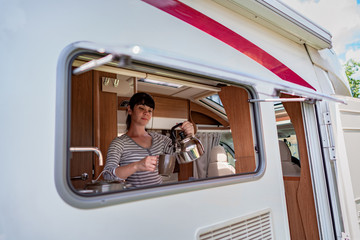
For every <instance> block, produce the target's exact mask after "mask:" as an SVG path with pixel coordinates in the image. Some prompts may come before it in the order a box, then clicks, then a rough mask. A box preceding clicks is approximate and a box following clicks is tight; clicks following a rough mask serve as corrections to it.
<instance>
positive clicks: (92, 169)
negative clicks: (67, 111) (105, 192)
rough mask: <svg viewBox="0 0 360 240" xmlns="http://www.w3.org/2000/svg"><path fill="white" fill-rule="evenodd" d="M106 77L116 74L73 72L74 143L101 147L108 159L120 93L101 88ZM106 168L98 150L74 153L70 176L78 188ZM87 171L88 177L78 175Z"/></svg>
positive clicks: (72, 117)
mask: <svg viewBox="0 0 360 240" xmlns="http://www.w3.org/2000/svg"><path fill="white" fill-rule="evenodd" d="M102 77H111V78H115V77H116V75H115V74H112V73H105V72H99V71H89V72H86V73H83V74H80V75H73V76H72V82H71V121H70V124H71V133H70V146H71V147H90V146H91V147H97V148H99V149H100V151H101V152H102V154H103V158H104V161H105V159H106V154H107V149H108V147H109V144H110V143H111V141H112V140H113V139H114V138H115V137H116V135H117V97H116V94H115V93H108V92H102V91H101V84H102ZM102 169H103V167H100V166H99V162H98V157H97V156H96V155H95V154H94V153H91V152H83V153H78V152H74V153H72V157H71V159H70V178H72V179H73V180H72V181H71V182H72V184H73V186H74V187H75V188H83V187H84V186H85V184H86V182H89V181H91V180H92V179H93V178H96V177H97V176H98V175H99V174H100V173H101V171H102ZM83 173H87V174H88V175H89V179H87V181H83V180H80V179H74V178H76V177H78V176H81V174H83Z"/></svg>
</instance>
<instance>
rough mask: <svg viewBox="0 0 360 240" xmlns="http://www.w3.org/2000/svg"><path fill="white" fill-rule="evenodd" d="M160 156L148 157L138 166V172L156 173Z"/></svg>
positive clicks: (138, 163)
mask: <svg viewBox="0 0 360 240" xmlns="http://www.w3.org/2000/svg"><path fill="white" fill-rule="evenodd" d="M158 158H159V156H147V157H145V158H143V159H141V160H140V161H139V162H137V164H136V170H137V171H149V172H154V171H155V170H156V166H157V163H158Z"/></svg>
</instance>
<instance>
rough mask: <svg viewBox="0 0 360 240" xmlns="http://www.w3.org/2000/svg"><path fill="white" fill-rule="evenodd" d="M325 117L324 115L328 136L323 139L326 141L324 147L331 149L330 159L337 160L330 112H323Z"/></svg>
mask: <svg viewBox="0 0 360 240" xmlns="http://www.w3.org/2000/svg"><path fill="white" fill-rule="evenodd" d="M323 117H324V125H325V131H326V136H325V137H324V139H323V140H324V141H325V144H324V147H325V148H327V149H328V151H329V157H330V160H331V161H335V160H336V152H335V144H334V140H333V135H332V126H331V117H330V113H329V112H325V113H324V114H323Z"/></svg>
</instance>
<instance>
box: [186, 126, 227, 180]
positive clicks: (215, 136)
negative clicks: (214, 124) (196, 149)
mask: <svg viewBox="0 0 360 240" xmlns="http://www.w3.org/2000/svg"><path fill="white" fill-rule="evenodd" d="M196 137H197V138H198V139H199V140H200V141H201V143H202V144H203V146H204V150H205V151H204V155H202V156H201V157H200V158H199V159H197V160H195V161H194V167H193V172H194V173H193V175H194V178H206V177H207V170H208V166H209V162H210V152H211V149H212V148H213V147H214V146H217V145H219V143H220V138H221V133H220V132H200V133H199V132H198V133H196Z"/></svg>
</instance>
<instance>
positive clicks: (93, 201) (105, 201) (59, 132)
mask: <svg viewBox="0 0 360 240" xmlns="http://www.w3.org/2000/svg"><path fill="white" fill-rule="evenodd" d="M97 49H100V47H98V46H97V45H91V44H90V45H89V44H88V43H86V42H84V43H81V42H78V43H74V44H70V45H69V46H67V47H66V48H65V49H64V50H63V51H62V53H61V55H60V57H59V60H58V67H57V84H56V123H55V124H56V128H55V129H56V130H55V166H54V171H55V185H56V188H57V191H58V193H59V194H60V196H61V197H62V198H63V200H64V201H65V202H67V203H68V204H70V205H72V206H74V207H77V208H80V209H89V208H98V207H103V206H108V205H113V204H120V203H125V202H131V201H137V200H144V199H149V198H156V197H161V196H166V195H172V194H179V193H183V194H184V193H186V192H190V191H196V190H201V189H209V188H213V187H220V186H226V185H230V184H238V183H244V182H249V181H256V180H258V179H259V178H261V177H262V176H263V174H264V172H265V167H266V159H265V154H264V149H263V137H262V125H261V121H260V105H259V103H257V102H255V103H250V104H251V105H250V112H251V114H252V116H253V119H252V123H253V127H254V129H255V133H254V138H255V139H256V141H255V142H254V145H255V147H256V150H257V151H256V152H257V156H258V162H257V168H256V170H255V171H254V172H251V173H246V174H235V175H228V176H223V177H216V178H208V179H200V180H195V181H184V182H178V183H175V184H164V185H160V186H156V187H148V188H138V189H132V190H126V191H122V192H110V193H103V194H97V195H91V196H88V195H85V194H81V193H78V192H77V191H75V189H73V187H72V184H71V182H70V176H69V171H70V170H69V166H70V164H69V161H70V157H69V154H71V153H70V151H69V148H70V127H69V124H70V117H71V116H70V108H71V106H70V104H71V103H70V95H71V71H72V69H71V68H72V62H73V61H74V60H75V58H76V57H77V56H79V55H82V54H87V53H90V54H97V53H98V52H97ZM141 62H144V61H143V59H141ZM156 65H158V64H156ZM156 65H155V66H156ZM148 66H151V67H152V68H153V69H157V68H156V67H155V68H154V63H153V62H149V65H148ZM164 67H165V68H167V69H169V68H168V67H167V66H164ZM185 69H186V68H183V67H182V66H181V63H180V64H179V65H178V67H177V68H172V69H171V70H172V71H176V72H186V73H189V71H188V70H186V71H185ZM174 73H175V72H174ZM191 74H192V75H191ZM191 74H190V75H189V76H199V74H198V73H191ZM201 77H202V78H204V79H209V80H211V79H215V78H214V77H213V76H211V74H209V75H206V74H202V75H201ZM216 79H217V81H222V82H224V83H228V84H231V85H232V86H236V87H242V88H244V89H246V90H247V91H248V93H249V95H250V97H251V98H252V99H254V98H257V93H256V91H255V89H254V88H253V87H251V86H246V85H242V84H240V83H236V82H234V81H233V80H231V79H228V78H226V77H224V78H221V79H220V78H216Z"/></svg>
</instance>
